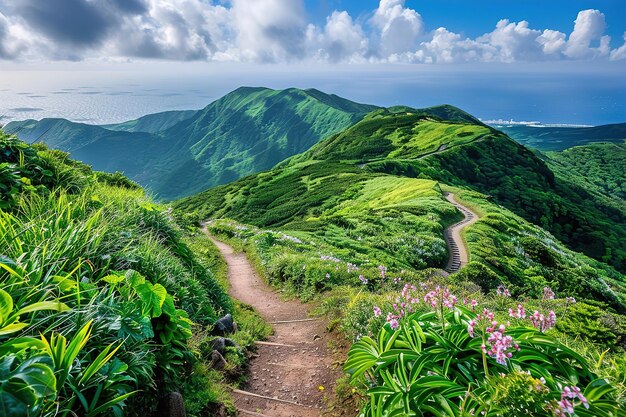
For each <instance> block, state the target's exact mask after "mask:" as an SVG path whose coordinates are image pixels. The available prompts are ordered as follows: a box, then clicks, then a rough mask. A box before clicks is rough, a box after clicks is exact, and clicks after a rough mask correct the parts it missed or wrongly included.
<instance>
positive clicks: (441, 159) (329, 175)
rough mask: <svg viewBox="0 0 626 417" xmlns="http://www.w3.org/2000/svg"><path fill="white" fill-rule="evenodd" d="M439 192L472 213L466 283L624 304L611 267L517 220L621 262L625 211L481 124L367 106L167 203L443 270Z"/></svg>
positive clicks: (284, 269) (365, 257)
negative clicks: (290, 152) (267, 162)
mask: <svg viewBox="0 0 626 417" xmlns="http://www.w3.org/2000/svg"><path fill="white" fill-rule="evenodd" d="M469 190H475V191H478V193H476V192H472V191H469ZM443 191H453V192H455V193H457V194H459V195H460V196H461V197H462V198H463V199H464V200H465V201H467V203H468V204H469V205H472V206H473V207H475V208H476V210H477V211H478V212H481V213H483V217H482V218H481V220H480V221H479V222H478V223H477V224H476V225H475V226H472V227H471V228H470V229H468V231H467V233H466V239H467V241H468V245H469V249H470V253H471V258H470V260H471V261H473V262H471V263H470V266H468V268H466V269H465V270H467V271H471V274H470V272H467V274H470V275H475V276H473V277H469V278H468V279H471V280H474V281H475V282H477V283H480V285H482V286H485V287H487V288H495V286H497V285H498V283H506V284H507V285H508V286H510V287H511V288H514V289H515V291H516V292H517V293H519V294H521V293H532V294H538V291H541V288H543V287H542V285H544V286H545V285H548V284H549V285H552V286H554V287H556V288H559V289H561V290H563V291H565V290H566V289H567V291H568V292H572V293H575V294H576V296H577V297H581V298H591V299H595V300H602V301H603V302H606V303H609V304H610V305H611V306H613V307H614V308H618V309H622V308H623V307H622V304H623V302H624V295H623V294H624V291H625V288H624V279H623V276H622V275H621V274H619V273H618V272H616V271H615V270H613V269H612V268H610V267H608V266H606V265H604V264H602V263H600V262H597V261H594V260H592V259H590V258H588V257H586V256H584V255H581V254H577V253H575V252H572V251H570V250H568V249H567V248H566V246H565V245H564V244H563V243H561V242H559V241H558V240H557V239H555V237H553V236H552V235H550V234H549V233H547V232H545V231H544V230H543V229H542V228H540V227H538V226H535V225H533V224H532V223H530V222H529V221H528V220H531V221H533V222H534V223H537V224H539V225H541V226H544V227H545V228H547V229H548V230H550V229H552V230H554V231H555V232H559V233H560V235H561V236H560V237H563V238H564V240H565V239H568V240H567V242H566V243H567V244H568V245H569V246H570V247H573V248H575V249H577V250H581V249H582V250H585V251H588V252H589V253H590V254H591V255H594V256H596V257H597V258H599V259H602V258H603V257H604V256H605V255H606V253H607V252H608V253H612V256H610V257H608V258H607V259H605V260H606V261H607V262H612V263H613V264H614V265H615V266H617V267H623V262H624V259H625V258H624V246H623V243H621V242H624V240H623V239H622V237H624V236H625V235H624V234H625V233H626V231H625V230H624V229H625V228H624V225H625V224H626V222H624V219H626V217H625V216H624V213H622V212H619V211H614V209H613V208H611V207H608V206H603V205H601V204H600V205H597V204H598V201H597V200H595V199H594V198H593V195H591V194H589V193H586V192H585V191H584V190H583V189H582V188H581V187H576V186H575V185H573V184H570V183H566V182H564V181H563V180H562V179H560V178H558V177H557V176H555V174H554V173H553V172H552V171H551V170H550V169H549V167H548V166H547V165H546V164H545V163H544V162H543V161H542V160H541V159H539V158H538V157H537V156H536V155H535V154H534V153H533V152H531V151H529V150H528V149H526V148H524V147H523V146H521V145H519V144H518V143H516V142H515V141H513V140H511V139H510V138H508V137H507V136H505V135H504V134H502V133H500V132H498V131H497V130H495V129H492V128H490V127H487V126H485V125H483V124H475V123H467V122H463V123H461V122H457V121H449V120H442V119H439V118H436V117H434V116H427V115H423V114H419V113H415V114H413V113H411V112H404V111H403V112H401V113H392V112H389V111H385V110H378V111H375V112H373V113H371V114H370V115H368V116H367V117H365V118H364V119H363V120H362V121H360V122H359V123H357V124H355V125H354V126H352V127H350V128H348V129H346V130H345V131H343V132H341V133H339V134H336V135H332V136H330V137H329V138H327V139H326V140H324V141H322V142H320V143H319V144H317V145H315V146H313V147H312V148H311V149H310V150H308V151H307V152H304V153H303V154H300V155H297V156H294V157H292V158H290V159H289V160H287V161H285V162H284V163H282V164H279V165H278V166H277V167H276V168H275V169H273V170H271V171H267V172H262V173H259V174H256V175H253V176H249V177H246V178H244V179H241V180H239V181H236V182H234V183H232V184H229V185H224V186H220V187H216V188H213V189H210V190H207V191H205V192H203V193H200V194H198V195H195V196H192V197H188V198H185V199H182V200H180V201H178V202H177V203H176V204H175V206H176V208H178V209H179V210H182V211H186V212H192V211H196V212H197V214H198V216H199V217H200V218H230V219H234V220H237V221H239V222H241V223H246V224H250V225H254V226H257V227H271V228H273V229H275V228H277V227H278V228H279V230H281V231H283V232H284V233H286V234H288V235H290V236H294V237H296V238H297V239H298V240H300V241H303V242H309V241H312V242H314V245H313V249H312V251H311V253H309V254H307V253H306V252H304V253H301V254H300V255H296V254H294V255H293V256H294V257H296V258H298V257H307V256H309V257H310V256H314V255H313V254H314V253H318V254H319V253H322V254H326V253H332V254H333V256H337V257H339V258H341V259H344V260H346V261H350V262H353V263H355V264H358V265H370V266H372V265H378V264H382V265H386V266H389V267H392V268H396V269H400V268H415V269H425V268H441V267H443V265H445V261H446V260H447V253H446V247H445V244H444V240H443V229H444V227H445V226H446V225H448V224H450V223H452V222H454V221H456V220H458V212H457V211H456V209H455V208H454V207H453V206H452V205H451V204H450V203H449V202H447V201H446V200H445V199H444V197H443V194H442V192H443ZM585 199H586V200H585ZM596 205H597V206H596ZM503 206H504V207H503ZM505 207H506V208H505ZM514 212H515V213H519V214H520V216H521V217H520V216H517V215H516V214H514ZM609 214H610V215H613V216H614V217H610V216H609ZM524 218H526V219H527V220H524ZM542 222H543V223H545V224H542ZM567 225H570V226H569V227H568V226H567ZM572 225H574V226H572ZM599 231H602V233H599ZM237 233H238V232H237ZM557 237H559V236H557ZM589 242H593V246H590V243H589ZM596 247H601V248H602V251H599V253H596V252H594V250H595V249H596ZM301 252H302V251H301ZM620 253H621V257H620V256H618V254H620ZM318 256H319V255H318ZM298 259H300V258H298ZM279 261H280V262H283V263H280V262H279ZM268 262H269V261H268ZM275 262H279V263H278V264H274V265H272V266H271V268H275V269H271V268H270V267H268V268H270V269H271V271H270V274H276V277H277V279H281V278H280V277H281V276H283V275H285V274H287V275H288V273H290V272H289V271H292V270H291V269H290V268H292V266H291V265H292V262H291V261H289V259H287V258H285V257H284V256H283V257H280V259H279V260H276V261H275ZM294 262H295V263H296V264H297V262H296V261H294ZM337 279H338V280H340V279H341V275H340V276H339V277H338V278H337ZM303 280H304V281H303ZM333 282H335V281H333ZM335 283H336V282H335ZM607 283H610V284H607ZM293 285H297V286H298V288H299V291H305V292H306V291H317V290H319V288H317V287H318V286H320V285H322V287H323V286H324V285H332V282H329V283H326V284H324V283H309V282H307V280H306V279H305V278H299V281H297V282H295V283H293ZM607 285H608V286H607ZM309 286H312V288H310V287H309ZM590 294H593V295H590Z"/></svg>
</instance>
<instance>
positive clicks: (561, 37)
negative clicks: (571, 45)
mask: <svg viewBox="0 0 626 417" xmlns="http://www.w3.org/2000/svg"><path fill="white" fill-rule="evenodd" d="M565 36H566V35H565V33H563V32H559V31H558V30H551V29H546V30H544V31H543V33H542V34H541V35H540V36H538V37H537V42H539V43H540V44H541V46H542V49H543V52H544V53H545V54H547V55H551V54H556V53H559V52H561V51H562V50H563V47H564V46H565V45H566V44H567V42H566V41H565Z"/></svg>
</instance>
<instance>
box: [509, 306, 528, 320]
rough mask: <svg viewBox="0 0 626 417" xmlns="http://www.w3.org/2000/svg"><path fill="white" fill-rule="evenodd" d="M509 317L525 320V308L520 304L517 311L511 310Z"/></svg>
mask: <svg viewBox="0 0 626 417" xmlns="http://www.w3.org/2000/svg"><path fill="white" fill-rule="evenodd" d="M509 316H510V317H513V318H516V319H525V318H526V311H525V310H524V306H523V305H521V304H518V305H517V309H515V310H513V309H512V308H509Z"/></svg>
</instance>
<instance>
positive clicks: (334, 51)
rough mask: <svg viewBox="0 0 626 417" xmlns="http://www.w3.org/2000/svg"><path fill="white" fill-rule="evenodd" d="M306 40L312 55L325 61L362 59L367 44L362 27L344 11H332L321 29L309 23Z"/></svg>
mask: <svg viewBox="0 0 626 417" xmlns="http://www.w3.org/2000/svg"><path fill="white" fill-rule="evenodd" d="M306 42H307V44H308V45H309V47H310V48H311V49H312V50H313V56H314V57H316V58H318V59H319V60H321V61H325V62H341V61H347V62H355V61H362V60H363V56H364V55H365V54H366V52H367V48H368V44H369V43H368V40H367V38H366V36H365V33H364V32H363V28H362V27H361V26H360V25H359V24H357V23H355V22H354V21H353V20H352V17H351V16H350V15H349V14H348V13H347V12H345V11H342V12H339V11H334V12H333V13H332V14H331V15H330V16H329V17H328V18H327V19H326V25H325V26H324V28H323V29H322V30H320V29H318V28H317V27H316V26H315V25H309V26H308V28H307V36H306Z"/></svg>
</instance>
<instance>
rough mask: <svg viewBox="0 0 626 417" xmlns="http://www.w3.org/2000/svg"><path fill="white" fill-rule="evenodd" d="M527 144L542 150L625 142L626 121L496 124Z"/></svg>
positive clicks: (559, 149)
mask: <svg viewBox="0 0 626 417" xmlns="http://www.w3.org/2000/svg"><path fill="white" fill-rule="evenodd" d="M495 127H496V128H497V129H498V130H500V131H502V132H504V133H506V134H507V135H509V137H511V138H513V139H515V140H516V141H518V142H519V143H521V144H522V145H525V146H529V147H532V148H536V149H539V150H542V151H562V150H564V149H567V148H571V147H572V146H579V145H586V144H588V143H592V142H613V143H623V142H624V140H625V139H626V123H618V124H611V125H603V126H594V127H533V126H524V125H515V126H495Z"/></svg>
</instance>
